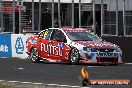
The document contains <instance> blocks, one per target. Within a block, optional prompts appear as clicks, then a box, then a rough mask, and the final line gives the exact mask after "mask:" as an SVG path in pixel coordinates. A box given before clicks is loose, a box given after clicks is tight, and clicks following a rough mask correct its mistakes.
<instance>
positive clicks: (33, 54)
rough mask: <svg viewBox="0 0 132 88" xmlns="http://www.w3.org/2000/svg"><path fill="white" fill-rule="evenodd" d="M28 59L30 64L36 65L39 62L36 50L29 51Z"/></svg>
mask: <svg viewBox="0 0 132 88" xmlns="http://www.w3.org/2000/svg"><path fill="white" fill-rule="evenodd" d="M30 59H31V61H32V62H35V63H38V62H39V61H40V59H39V53H38V50H37V48H32V49H31V51H30Z"/></svg>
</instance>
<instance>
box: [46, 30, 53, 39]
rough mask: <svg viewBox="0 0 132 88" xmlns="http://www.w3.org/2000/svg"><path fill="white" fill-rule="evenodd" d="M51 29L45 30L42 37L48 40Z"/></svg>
mask: <svg viewBox="0 0 132 88" xmlns="http://www.w3.org/2000/svg"><path fill="white" fill-rule="evenodd" d="M52 31H53V30H52V29H49V30H48V31H46V32H45V35H44V38H45V39H47V40H49V39H50V37H51V34H52Z"/></svg>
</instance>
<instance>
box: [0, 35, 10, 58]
mask: <svg viewBox="0 0 132 88" xmlns="http://www.w3.org/2000/svg"><path fill="white" fill-rule="evenodd" d="M0 57H12V48H11V34H0Z"/></svg>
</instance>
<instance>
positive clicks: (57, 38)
mask: <svg viewBox="0 0 132 88" xmlns="http://www.w3.org/2000/svg"><path fill="white" fill-rule="evenodd" d="M52 40H55V41H58V42H66V38H65V35H64V34H63V32H62V31H61V30H54V32H53V35H52Z"/></svg>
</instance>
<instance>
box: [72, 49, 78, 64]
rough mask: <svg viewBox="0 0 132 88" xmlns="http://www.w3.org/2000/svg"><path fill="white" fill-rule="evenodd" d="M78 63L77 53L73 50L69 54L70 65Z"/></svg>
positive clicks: (76, 50)
mask: <svg viewBox="0 0 132 88" xmlns="http://www.w3.org/2000/svg"><path fill="white" fill-rule="evenodd" d="M78 63H79V51H78V49H76V48H73V49H72V50H71V52H70V64H78Z"/></svg>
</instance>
